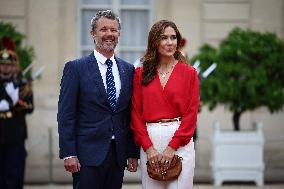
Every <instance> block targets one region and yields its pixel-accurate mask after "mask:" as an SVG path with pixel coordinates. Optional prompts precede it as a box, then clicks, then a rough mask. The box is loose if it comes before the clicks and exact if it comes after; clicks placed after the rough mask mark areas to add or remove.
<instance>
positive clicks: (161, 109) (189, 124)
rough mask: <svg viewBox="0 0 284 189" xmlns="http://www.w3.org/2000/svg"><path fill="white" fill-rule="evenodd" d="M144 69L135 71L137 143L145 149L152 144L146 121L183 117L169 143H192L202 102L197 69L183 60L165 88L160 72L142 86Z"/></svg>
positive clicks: (132, 123)
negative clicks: (200, 101) (161, 81)
mask: <svg viewBox="0 0 284 189" xmlns="http://www.w3.org/2000/svg"><path fill="white" fill-rule="evenodd" d="M141 79H142V68H137V69H136V70H135V75H134V79H133V96H132V112H131V114H132V121H131V128H132V129H133V133H134V140H135V142H136V144H137V145H139V146H142V148H143V149H144V151H146V150H147V149H148V148H149V147H151V146H152V142H151V140H150V138H149V135H148V132H147V129H146V122H155V121H157V120H159V119H168V118H176V117H181V118H182V120H181V124H180V126H179V128H178V130H177V131H176V132H175V134H174V136H173V137H172V140H171V141H170V143H169V146H170V147H172V148H173V149H178V148H179V147H181V146H184V145H186V144H188V143H189V141H190V140H191V138H192V136H193V133H194V130H195V128H196V121H197V112H198V105H199V81H198V76H197V73H196V70H195V69H194V68H193V67H192V66H189V65H187V64H185V63H183V62H182V61H179V62H178V63H177V64H176V65H175V67H174V69H173V71H172V73H171V75H170V77H169V79H168V82H167V84H166V85H165V87H164V89H163V88H162V85H161V83H160V79H159V76H158V73H157V72H156V75H155V78H154V80H152V81H151V82H150V83H149V84H148V85H147V86H144V85H141Z"/></svg>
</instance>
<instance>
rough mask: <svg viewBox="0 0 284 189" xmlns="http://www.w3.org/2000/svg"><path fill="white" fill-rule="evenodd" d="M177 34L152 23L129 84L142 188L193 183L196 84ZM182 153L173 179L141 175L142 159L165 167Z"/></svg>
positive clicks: (178, 188) (175, 188)
mask: <svg viewBox="0 0 284 189" xmlns="http://www.w3.org/2000/svg"><path fill="white" fill-rule="evenodd" d="M180 41H181V35H180V32H179V31H178V29H177V27H176V25H175V24H174V23H173V22H171V21H167V20H161V21H159V22H157V23H155V24H154V25H153V26H152V28H151V30H150V32H149V36H148V46H147V51H146V53H145V55H144V57H143V58H142V65H143V67H142V68H141V67H140V68H137V69H136V71H135V76H134V81H133V82H134V83H133V85H134V86H133V97H132V124H131V125H132V129H133V133H134V138H135V142H136V143H137V144H138V145H139V146H141V151H140V153H141V170H142V186H143V188H144V189H146V188H147V189H160V188H161V189H163V188H167V189H190V188H192V185H193V175H194V166H195V151H194V144H193V141H192V136H193V133H194V130H195V127H196V120H197V111H198V103H199V83H198V77H197V73H196V71H195V69H194V68H193V67H191V66H189V65H187V64H186V63H185V62H184V58H183V56H182V55H181V53H180V52H179V51H178V49H179V47H180ZM175 154H177V155H179V156H181V157H182V158H183V161H182V164H183V169H182V172H181V174H180V175H179V177H178V179H176V180H173V181H167V182H163V181H162V182H161V181H156V180H153V179H151V178H150V177H149V176H148V174H147V166H146V162H147V161H149V162H150V165H151V166H152V167H153V168H154V169H155V170H156V171H158V170H159V169H167V168H168V166H169V165H170V163H171V160H172V158H173V156H174V155H175Z"/></svg>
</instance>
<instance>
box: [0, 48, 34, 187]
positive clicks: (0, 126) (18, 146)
mask: <svg viewBox="0 0 284 189" xmlns="http://www.w3.org/2000/svg"><path fill="white" fill-rule="evenodd" d="M32 111H33V94H32V90H31V83H29V82H27V81H26V80H25V78H23V77H22V75H21V73H20V65H19V61H18V55H17V54H16V53H15V51H13V50H10V49H9V50H8V49H4V50H2V51H0V162H1V163H0V170H1V171H0V188H1V189H22V188H23V184H24V173H25V162H26V149H25V139H26V138H27V125H26V119H25V116H26V114H27V113H31V112H32Z"/></svg>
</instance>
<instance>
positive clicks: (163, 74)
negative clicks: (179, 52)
mask: <svg viewBox="0 0 284 189" xmlns="http://www.w3.org/2000/svg"><path fill="white" fill-rule="evenodd" d="M171 64H172V65H171V66H170V69H167V71H165V72H161V71H160V70H159V69H158V73H159V74H160V75H161V77H162V78H163V79H164V78H165V77H166V76H167V75H168V74H169V73H171V71H172V70H173V68H174V65H175V63H171Z"/></svg>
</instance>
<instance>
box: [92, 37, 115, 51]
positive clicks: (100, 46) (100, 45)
mask: <svg viewBox="0 0 284 189" xmlns="http://www.w3.org/2000/svg"><path fill="white" fill-rule="evenodd" d="M95 44H96V47H97V48H98V49H101V50H103V51H106V52H112V51H114V49H115V47H116V45H117V43H115V42H113V43H112V44H111V45H107V44H106V43H105V42H104V40H102V41H100V42H96V41H95Z"/></svg>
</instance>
